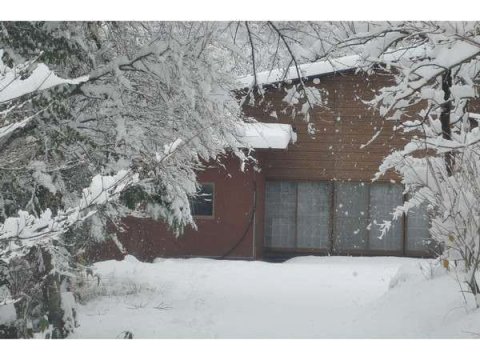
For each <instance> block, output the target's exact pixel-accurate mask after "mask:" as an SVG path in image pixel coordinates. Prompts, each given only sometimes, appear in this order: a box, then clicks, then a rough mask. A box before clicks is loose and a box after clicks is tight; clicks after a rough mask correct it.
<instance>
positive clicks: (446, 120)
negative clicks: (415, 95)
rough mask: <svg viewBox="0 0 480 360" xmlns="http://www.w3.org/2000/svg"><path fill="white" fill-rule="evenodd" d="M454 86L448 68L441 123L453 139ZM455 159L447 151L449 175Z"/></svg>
mask: <svg viewBox="0 0 480 360" xmlns="http://www.w3.org/2000/svg"><path fill="white" fill-rule="evenodd" d="M451 87H452V72H451V70H448V71H447V72H445V73H444V74H443V75H442V90H443V93H444V96H443V99H444V100H445V101H444V103H443V104H442V106H441V113H440V123H441V124H442V136H443V138H444V139H446V140H452V129H451V127H450V112H451V110H452V102H451V101H450V100H449V99H450V94H451ZM454 162H455V159H454V157H453V152H452V151H449V152H447V153H445V166H446V167H447V174H448V176H451V175H452V172H453V166H454Z"/></svg>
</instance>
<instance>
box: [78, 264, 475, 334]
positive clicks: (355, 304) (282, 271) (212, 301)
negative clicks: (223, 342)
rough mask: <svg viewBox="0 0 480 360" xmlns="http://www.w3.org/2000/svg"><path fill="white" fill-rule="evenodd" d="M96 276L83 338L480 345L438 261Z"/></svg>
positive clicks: (146, 268) (169, 267) (105, 271)
mask: <svg viewBox="0 0 480 360" xmlns="http://www.w3.org/2000/svg"><path fill="white" fill-rule="evenodd" d="M95 268H96V271H97V273H98V274H99V275H100V278H101V281H100V284H99V285H97V281H96V279H94V280H93V279H90V280H89V281H88V286H87V287H86V288H85V289H83V290H82V294H83V296H84V304H83V305H79V308H78V315H79V321H80V324H81V326H80V327H79V328H77V329H76V331H75V333H74V334H73V335H72V337H74V338H115V337H121V336H122V333H123V332H125V331H130V332H132V333H133V336H134V337H135V338H432V337H434V338H443V337H447V338H449V337H453V338H458V337H460V338H465V337H467V338H468V337H480V311H478V310H475V307H474V304H473V303H472V302H471V301H470V300H469V297H468V294H466V298H467V302H468V303H467V304H466V303H465V300H464V297H463V296H462V294H461V292H460V291H459V287H458V283H457V281H456V280H455V276H454V275H453V274H452V273H447V272H446V271H445V270H444V269H443V268H441V267H440V266H435V264H434V261H433V260H420V259H409V258H395V257H370V258H366V257H299V258H294V259H292V260H290V261H287V262H285V263H266V262H260V261H251V262H248V261H227V260H224V261H223V260H208V259H189V260H181V259H158V260H157V261H156V262H155V263H142V262H139V261H137V260H136V259H135V258H133V257H130V256H128V257H127V258H126V259H125V260H124V261H105V262H100V263H97V264H96V265H95Z"/></svg>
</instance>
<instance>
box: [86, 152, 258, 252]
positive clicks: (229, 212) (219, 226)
mask: <svg viewBox="0 0 480 360" xmlns="http://www.w3.org/2000/svg"><path fill="white" fill-rule="evenodd" d="M224 165H225V168H220V167H215V168H209V169H207V170H205V171H203V172H201V173H200V174H199V175H198V176H199V181H200V182H207V183H208V182H211V183H214V184H215V185H214V189H215V190H214V216H213V217H212V218H196V219H195V221H196V224H197V226H198V230H195V229H192V228H187V229H186V230H185V232H184V234H183V235H181V236H179V237H178V238H177V237H175V235H174V234H173V232H172V231H171V230H169V229H168V227H167V225H165V224H164V223H162V222H161V221H155V220H151V219H138V218H133V217H129V218H126V219H125V220H124V226H125V227H126V229H127V231H126V232H123V233H119V234H118V239H119V241H120V242H121V243H122V245H123V246H124V247H125V249H126V251H127V253H128V254H130V255H133V256H135V257H136V258H137V259H139V260H144V261H151V260H153V259H155V258H157V257H193V256H198V257H214V258H222V257H228V258H241V259H253V258H254V257H255V256H256V255H255V254H256V252H257V251H261V249H260V250H259V249H258V248H256V247H255V246H254V236H253V232H254V229H255V231H256V234H257V236H258V237H261V238H262V239H263V226H262V223H263V221H262V217H261V216H260V217H259V219H258V220H257V221H254V215H255V213H256V212H257V210H256V206H254V197H255V196H256V193H257V191H256V187H257V186H259V187H260V189H261V188H262V186H263V176H262V174H261V173H258V172H255V171H254V170H253V169H252V168H248V169H246V171H245V172H242V171H241V170H240V162H239V161H238V159H236V158H234V157H228V158H226V160H225V161H224ZM262 196H263V195H262ZM262 196H260V197H259V198H258V201H257V206H259V208H260V211H262V206H263V204H261V202H262ZM259 222H260V224H259ZM91 256H92V257H93V258H95V260H101V259H112V258H115V259H119V258H123V255H122V254H121V253H120V251H119V250H118V248H117V247H116V246H115V245H114V244H113V243H110V242H109V243H107V244H105V246H104V247H103V248H102V249H99V250H98V251H97V252H96V253H94V254H92V255H91Z"/></svg>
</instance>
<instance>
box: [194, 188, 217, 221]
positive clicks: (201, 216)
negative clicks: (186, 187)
mask: <svg viewBox="0 0 480 360" xmlns="http://www.w3.org/2000/svg"><path fill="white" fill-rule="evenodd" d="M199 185H200V186H203V185H211V186H212V214H211V215H195V214H193V207H192V203H191V201H192V200H190V214H191V215H192V218H194V219H198V220H213V219H215V204H216V191H215V183H214V182H213V181H199Z"/></svg>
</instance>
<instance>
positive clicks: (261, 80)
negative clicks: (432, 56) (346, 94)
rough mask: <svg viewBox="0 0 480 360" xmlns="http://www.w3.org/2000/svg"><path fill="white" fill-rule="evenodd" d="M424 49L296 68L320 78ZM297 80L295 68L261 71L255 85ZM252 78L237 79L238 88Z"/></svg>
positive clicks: (356, 56) (414, 54)
mask: <svg viewBox="0 0 480 360" xmlns="http://www.w3.org/2000/svg"><path fill="white" fill-rule="evenodd" d="M426 50H427V49H426V48H425V47H424V46H419V47H416V48H406V49H396V50H392V51H390V52H387V53H384V54H382V55H380V57H379V58H371V59H370V57H369V56H368V54H363V55H360V54H354V55H347V56H342V57H338V58H335V59H328V60H321V61H316V62H312V63H307V64H301V65H299V66H298V69H299V71H300V74H301V75H302V77H304V78H307V77H312V76H322V75H327V74H332V73H335V72H340V71H345V70H351V69H356V68H358V67H361V66H362V65H365V64H366V63H368V60H370V61H373V62H376V61H382V62H385V63H396V62H398V61H400V60H401V59H402V58H406V59H408V58H415V57H419V56H424V55H425V54H426ZM295 79H298V73H297V69H296V67H295V66H291V67H289V68H288V70H286V69H273V70H270V71H262V72H259V73H257V84H258V85H267V84H273V83H276V82H280V81H287V80H295ZM254 81H255V79H254V76H253V75H247V76H242V77H240V78H238V79H237V83H238V84H239V88H246V87H250V86H252V85H253V84H254Z"/></svg>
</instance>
